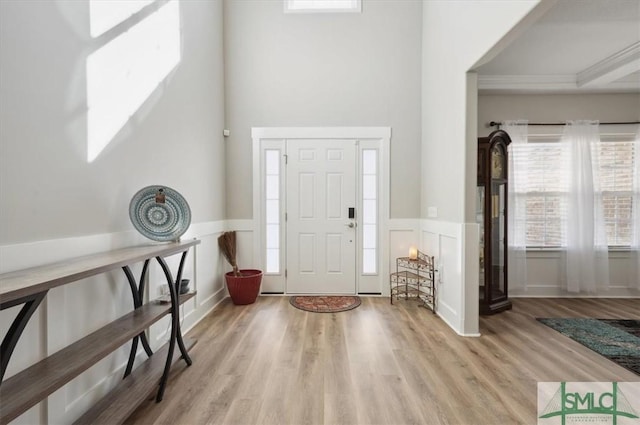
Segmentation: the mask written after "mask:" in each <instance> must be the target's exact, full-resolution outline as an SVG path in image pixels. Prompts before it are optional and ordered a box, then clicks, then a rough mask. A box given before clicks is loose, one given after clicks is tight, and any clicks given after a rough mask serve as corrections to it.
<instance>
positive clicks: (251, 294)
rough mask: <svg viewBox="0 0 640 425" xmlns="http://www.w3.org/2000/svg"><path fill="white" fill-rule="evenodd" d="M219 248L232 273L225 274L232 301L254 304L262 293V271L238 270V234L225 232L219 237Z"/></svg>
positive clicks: (238, 303)
mask: <svg viewBox="0 0 640 425" xmlns="http://www.w3.org/2000/svg"><path fill="white" fill-rule="evenodd" d="M218 246H219V247H220V252H222V255H224V258H226V260H227V261H228V262H229V264H230V265H231V267H232V268H233V270H232V271H230V272H227V273H225V275H224V277H225V281H226V283H227V290H228V291H229V296H231V301H233V303H234V304H236V305H245V304H252V303H254V302H255V301H256V298H258V294H259V293H260V283H261V282H262V270H255V269H244V270H238V264H237V263H236V232H235V231H231V232H224V233H223V234H222V235H220V236H219V237H218Z"/></svg>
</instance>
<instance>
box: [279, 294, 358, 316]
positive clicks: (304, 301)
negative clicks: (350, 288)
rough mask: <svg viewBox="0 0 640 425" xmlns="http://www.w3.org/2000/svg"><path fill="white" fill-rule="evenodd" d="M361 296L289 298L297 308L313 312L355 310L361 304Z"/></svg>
mask: <svg viewBox="0 0 640 425" xmlns="http://www.w3.org/2000/svg"><path fill="white" fill-rule="evenodd" d="M360 302H361V301H360V297H354V296H304V297H302V296H300V297H298V296H296V297H291V298H289V303H291V305H292V306H294V307H295V308H298V309H300V310H304V311H311V312H313V313H338V312H340V311H347V310H353V309H354V308H356V307H358V306H359V305H360Z"/></svg>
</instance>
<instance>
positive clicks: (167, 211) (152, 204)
mask: <svg viewBox="0 0 640 425" xmlns="http://www.w3.org/2000/svg"><path fill="white" fill-rule="evenodd" d="M129 218H131V223H133V227H135V228H136V230H137V231H138V232H140V233H141V234H142V235H144V236H145V237H147V238H149V239H151V240H154V241H161V242H166V241H173V240H177V239H179V238H180V236H182V235H183V234H184V232H186V231H187V229H188V228H189V224H191V209H189V204H187V201H185V199H184V198H183V197H182V195H180V194H179V193H178V192H176V191H175V190H173V189H171V188H170V187H167V186H161V185H154V186H147V187H145V188H143V189H141V190H139V191H138V193H136V194H135V195H134V196H133V198H132V199H131V202H130V203H129Z"/></svg>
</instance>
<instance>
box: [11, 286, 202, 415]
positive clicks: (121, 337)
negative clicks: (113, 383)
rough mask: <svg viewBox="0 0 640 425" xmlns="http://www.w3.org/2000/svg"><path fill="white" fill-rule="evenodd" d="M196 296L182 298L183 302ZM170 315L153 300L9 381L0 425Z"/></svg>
mask: <svg viewBox="0 0 640 425" xmlns="http://www.w3.org/2000/svg"><path fill="white" fill-rule="evenodd" d="M194 295H195V293H188V294H184V295H180V298H179V302H180V303H183V302H185V301H187V300H188V299H191V298H193V296H194ZM170 312H171V304H165V303H159V302H155V301H152V302H150V303H148V304H145V305H143V306H141V307H139V308H137V309H135V310H133V311H132V312H131V313H128V314H126V315H124V316H122V317H121V318H119V319H117V320H115V321H114V322H111V323H109V324H108V325H106V326H104V327H102V328H100V329H98V330H97V331H95V332H93V333H91V334H89V335H87V336H86V337H84V338H82V339H80V340H78V341H76V342H74V343H73V344H71V345H69V346H67V347H65V348H63V349H62V350H60V351H58V352H56V353H54V354H52V355H51V356H49V357H47V358H45V359H43V360H41V361H39V362H38V363H36V364H34V365H33V366H31V367H29V368H27V369H25V370H23V371H22V372H19V373H17V374H16V375H14V376H12V377H11V378H8V379H6V380H5V381H4V382H2V386H0V399H1V400H2V409H0V424H5V423H8V422H10V421H12V420H13V419H15V418H17V417H18V416H19V415H21V414H22V413H24V412H26V411H27V410H28V409H29V408H30V407H32V406H34V405H36V404H37V403H38V402H39V401H40V400H42V399H43V398H45V397H47V396H48V395H49V394H51V393H53V392H54V391H56V390H57V389H59V388H60V387H62V386H63V385H65V384H66V383H67V382H69V381H71V380H72V379H73V378H75V377H76V376H78V375H79V374H80V373H82V372H84V371H85V370H87V369H88V368H89V367H90V366H92V365H94V364H95V363H96V362H98V361H99V360H101V359H102V358H104V357H106V356H107V355H108V354H110V353H111V352H113V351H114V350H115V349H116V348H118V347H120V346H121V345H124V344H126V343H127V342H130V341H131V340H132V338H134V337H135V336H136V335H138V334H139V333H140V332H142V331H143V330H145V329H147V328H148V327H149V326H151V325H152V324H154V323H155V322H157V321H158V320H160V319H161V318H162V317H164V316H166V315H168V314H170ZM179 352H180V351H179V350H178V353H179ZM152 357H159V356H158V355H157V353H156V354H154V355H153V356H152ZM162 360H163V361H166V353H165V356H164V357H163V358H162ZM136 370H137V369H136ZM157 378H158V379H159V378H160V377H159V376H157Z"/></svg>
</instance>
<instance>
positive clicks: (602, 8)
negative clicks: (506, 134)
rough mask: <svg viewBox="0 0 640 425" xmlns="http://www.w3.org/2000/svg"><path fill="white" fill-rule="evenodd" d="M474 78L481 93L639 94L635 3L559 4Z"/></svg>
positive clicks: (639, 20) (573, 0)
mask: <svg viewBox="0 0 640 425" xmlns="http://www.w3.org/2000/svg"><path fill="white" fill-rule="evenodd" d="M477 72H478V74H479V76H478V85H479V87H478V88H479V90H480V92H481V93H489V92H496V93H504V92H534V93H537V92H545V93H548V92H569V93H571V92H611V93H620V92H640V1H639V0H558V1H557V3H556V4H555V5H554V6H553V7H552V8H551V9H550V10H548V11H547V12H546V14H544V15H543V16H542V17H541V18H540V19H539V20H538V21H537V22H535V23H534V24H533V25H531V26H530V27H529V28H528V29H527V30H526V31H525V32H524V33H523V34H522V35H521V36H520V37H518V38H517V39H516V40H514V41H513V42H512V43H510V44H509V45H508V46H507V47H506V48H505V49H503V50H502V51H501V52H500V53H498V54H497V55H496V56H495V58H494V59H493V60H491V61H490V62H488V63H486V64H484V65H481V66H479V67H478V68H477Z"/></svg>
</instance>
